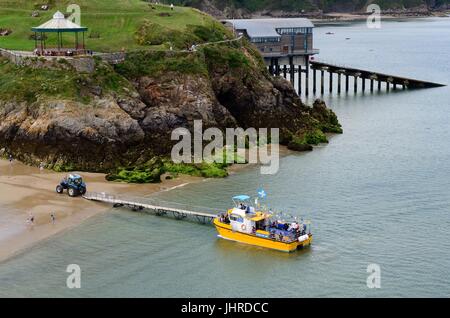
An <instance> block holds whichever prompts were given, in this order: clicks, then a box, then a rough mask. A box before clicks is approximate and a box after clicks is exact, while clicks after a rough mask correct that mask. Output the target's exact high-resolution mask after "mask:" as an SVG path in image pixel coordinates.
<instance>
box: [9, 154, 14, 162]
mask: <svg viewBox="0 0 450 318" xmlns="http://www.w3.org/2000/svg"><path fill="white" fill-rule="evenodd" d="M8 160H9V162H10V163H12V162H13V156H12V155H11V154H9V157H8Z"/></svg>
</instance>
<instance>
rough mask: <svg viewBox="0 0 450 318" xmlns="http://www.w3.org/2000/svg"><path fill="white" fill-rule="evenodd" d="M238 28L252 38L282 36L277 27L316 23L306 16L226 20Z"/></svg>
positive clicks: (308, 26)
mask: <svg viewBox="0 0 450 318" xmlns="http://www.w3.org/2000/svg"><path fill="white" fill-rule="evenodd" d="M225 22H228V23H231V24H232V25H233V27H234V28H235V29H237V30H246V32H247V34H248V36H249V37H251V38H258V37H280V34H278V32H277V31H276V29H282V28H313V27H314V24H313V23H312V22H311V21H310V20H309V19H306V18H285V19H235V20H225Z"/></svg>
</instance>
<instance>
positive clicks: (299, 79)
mask: <svg viewBox="0 0 450 318" xmlns="http://www.w3.org/2000/svg"><path fill="white" fill-rule="evenodd" d="M298 95H299V96H301V95H302V66H301V65H299V66H298Z"/></svg>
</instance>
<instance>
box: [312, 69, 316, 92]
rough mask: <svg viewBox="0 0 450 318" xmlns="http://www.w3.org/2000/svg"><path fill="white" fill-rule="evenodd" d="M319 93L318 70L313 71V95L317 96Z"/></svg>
mask: <svg viewBox="0 0 450 318" xmlns="http://www.w3.org/2000/svg"><path fill="white" fill-rule="evenodd" d="M316 92H317V70H316V69H315V68H314V69H313V94H314V95H316Z"/></svg>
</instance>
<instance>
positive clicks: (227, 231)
mask: <svg viewBox="0 0 450 318" xmlns="http://www.w3.org/2000/svg"><path fill="white" fill-rule="evenodd" d="M214 226H215V227H216V230H217V232H218V233H219V235H218V236H219V237H221V238H223V239H226V240H231V241H235V242H240V243H244V244H249V245H254V246H260V247H264V248H269V249H273V250H277V251H282V252H288V253H289V252H294V251H295V250H297V249H299V248H303V247H305V246H309V245H311V243H312V235H309V238H308V239H307V240H305V241H303V242H299V241H294V242H281V241H278V240H274V239H271V238H265V237H258V236H256V235H252V234H247V233H241V232H237V231H233V230H232V229H231V226H230V225H229V224H225V223H222V222H220V221H219V220H218V219H214Z"/></svg>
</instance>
